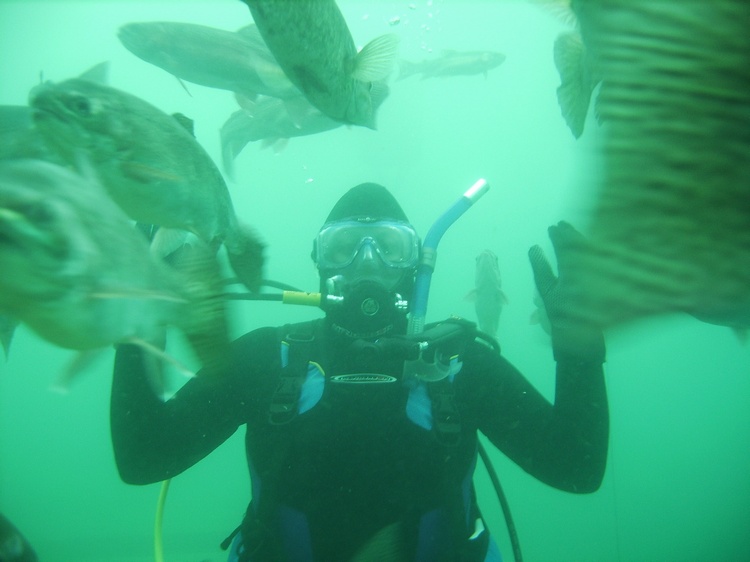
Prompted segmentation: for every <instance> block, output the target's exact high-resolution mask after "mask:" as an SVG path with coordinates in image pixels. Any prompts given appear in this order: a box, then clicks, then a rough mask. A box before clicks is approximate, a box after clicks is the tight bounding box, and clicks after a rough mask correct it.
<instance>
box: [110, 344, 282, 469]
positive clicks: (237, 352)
mask: <svg viewBox="0 0 750 562" xmlns="http://www.w3.org/2000/svg"><path fill="white" fill-rule="evenodd" d="M144 353H145V352H144V351H142V350H141V348H139V347H137V346H134V345H120V346H119V347H118V349H117V353H116V355H115V367H114V377H113V383H112V398H111V405H110V424H111V431H112V444H113V447H114V453H115V461H116V463H117V468H118V470H119V472H120V476H121V478H122V479H123V480H124V481H125V482H128V483H130V484H149V483H152V482H158V481H161V480H165V479H167V478H171V477H173V476H175V475H177V474H179V473H180V472H182V471H184V470H185V469H187V468H189V467H190V466H192V465H194V464H195V463H196V462H198V461H199V460H201V459H202V458H203V457H205V456H206V455H208V454H209V453H210V452H211V451H213V450H214V449H215V448H216V447H218V446H219V445H220V444H221V443H223V442H224V441H225V440H226V439H227V438H229V437H230V436H231V435H232V434H233V433H234V432H235V431H236V429H237V428H238V426H240V425H241V424H243V423H246V422H248V419H249V418H250V417H251V416H252V414H253V412H254V410H256V409H257V408H258V404H259V403H260V399H261V395H262V394H263V393H265V392H268V390H267V388H268V387H269V385H270V384H271V383H270V380H271V377H270V376H269V373H273V372H278V364H277V363H276V364H275V363H274V361H276V362H278V359H277V356H278V344H277V340H276V331H275V330H273V329H264V330H258V331H256V332H252V333H250V334H247V335H246V336H243V337H242V338H240V339H238V340H237V341H235V342H234V343H233V344H232V354H231V358H230V368H229V369H228V370H227V372H226V373H221V374H218V373H210V374H206V375H205V376H201V375H202V374H203V373H201V372H199V373H198V376H197V377H195V378H193V379H191V380H190V381H188V382H187V383H186V384H185V385H184V386H183V387H182V388H181V389H180V390H179V391H178V392H177V393H176V394H175V395H174V396H173V397H172V398H170V399H169V400H167V401H166V402H165V401H162V400H161V399H160V398H159V397H157V396H156V395H155V393H154V391H153V390H152V388H151V385H150V384H149V381H148V377H147V366H148V365H149V363H148V361H147V359H149V358H147V357H144ZM274 369H276V370H275V371H274Z"/></svg>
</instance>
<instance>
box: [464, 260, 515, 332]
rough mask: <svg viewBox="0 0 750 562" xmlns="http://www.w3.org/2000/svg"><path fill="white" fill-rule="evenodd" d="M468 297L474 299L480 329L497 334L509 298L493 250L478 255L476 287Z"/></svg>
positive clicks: (475, 275)
mask: <svg viewBox="0 0 750 562" xmlns="http://www.w3.org/2000/svg"><path fill="white" fill-rule="evenodd" d="M467 298H468V299H469V300H472V301H474V309H475V311H476V315H477V323H478V324H479V329H480V330H482V331H483V332H485V333H487V334H490V335H491V336H496V335H497V329H498V326H499V324H500V314H501V313H502V311H503V307H504V306H505V305H506V304H508V298H507V297H506V296H505V293H504V292H503V289H502V282H501V280H500V267H499V265H498V259H497V256H496V255H495V254H494V253H493V252H492V251H491V250H483V251H482V252H481V253H480V254H479V255H478V256H477V259H476V270H475V274H474V289H473V290H472V291H471V292H470V293H469V294H468V295H467Z"/></svg>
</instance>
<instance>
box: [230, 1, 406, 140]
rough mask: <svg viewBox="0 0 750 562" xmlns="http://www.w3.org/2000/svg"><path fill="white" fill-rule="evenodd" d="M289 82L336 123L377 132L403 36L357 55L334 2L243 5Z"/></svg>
mask: <svg viewBox="0 0 750 562" xmlns="http://www.w3.org/2000/svg"><path fill="white" fill-rule="evenodd" d="M243 1H244V3H245V4H247V5H248V7H249V8H250V12H251V13H252V16H253V20H254V21H255V24H256V25H257V26H258V30H259V31H260V34H261V35H262V36H263V39H264V40H265V42H266V45H268V48H269V49H270V50H271V52H272V53H273V56H274V58H275V59H276V61H277V62H278V63H279V66H281V68H283V69H284V72H285V73H286V75H287V77H288V78H289V80H291V81H292V83H293V84H294V85H295V86H297V88H299V89H300V90H301V91H302V93H303V94H304V95H305V97H307V99H308V101H309V102H310V103H311V104H313V105H314V106H315V107H317V108H318V109H319V110H320V111H322V112H323V113H324V114H325V115H327V116H328V117H330V118H331V119H335V120H337V121H341V122H344V123H351V124H352V125H362V126H365V127H369V128H371V129H374V128H375V110H376V109H377V106H376V105H375V104H374V103H373V98H374V97H379V98H381V99H384V98H385V95H383V93H382V92H379V91H378V90H379V89H381V88H382V86H383V85H384V83H385V79H386V78H387V77H388V75H389V74H390V73H391V71H392V69H393V66H394V64H395V61H396V57H397V55H398V36H396V35H392V34H388V35H383V36H381V37H378V38H376V39H373V40H372V41H371V42H370V43H368V44H367V45H365V46H364V47H363V48H362V50H361V51H360V52H359V53H358V52H357V49H356V47H355V45H354V40H353V39H352V36H351V33H350V32H349V28H348V26H347V24H346V20H344V17H343V15H342V14H341V12H340V11H339V8H338V6H337V5H336V2H335V1H334V0H318V1H316V2H288V1H286V0H243Z"/></svg>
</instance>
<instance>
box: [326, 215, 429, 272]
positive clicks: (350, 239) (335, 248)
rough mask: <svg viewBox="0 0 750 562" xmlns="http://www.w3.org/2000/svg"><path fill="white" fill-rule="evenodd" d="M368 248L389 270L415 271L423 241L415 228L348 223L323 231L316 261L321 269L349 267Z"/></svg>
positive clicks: (385, 224)
mask: <svg viewBox="0 0 750 562" xmlns="http://www.w3.org/2000/svg"><path fill="white" fill-rule="evenodd" d="M365 244H369V245H370V247H371V248H372V249H373V250H374V252H375V253H377V254H378V256H380V259H381V260H382V261H383V263H385V265H387V266H389V267H398V268H407V267H414V266H415V265H416V264H417V261H418V259H419V238H418V236H417V233H416V232H415V231H414V229H413V228H412V227H411V226H409V225H407V224H404V223H398V222H386V221H382V222H372V223H364V222H357V221H345V222H340V223H334V224H331V225H328V226H325V227H324V228H323V229H322V230H321V231H320V234H318V240H317V243H316V260H315V261H316V262H317V264H318V267H319V268H320V269H329V268H341V267H346V266H347V265H349V264H351V263H352V262H353V261H354V258H355V257H356V256H357V254H358V253H359V251H360V250H361V249H362V247H363V246H364V245H365Z"/></svg>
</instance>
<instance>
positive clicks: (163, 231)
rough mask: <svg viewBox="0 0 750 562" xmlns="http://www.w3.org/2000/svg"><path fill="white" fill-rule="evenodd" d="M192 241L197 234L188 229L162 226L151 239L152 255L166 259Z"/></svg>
mask: <svg viewBox="0 0 750 562" xmlns="http://www.w3.org/2000/svg"><path fill="white" fill-rule="evenodd" d="M191 241H195V235H194V234H192V233H190V232H188V231H187V230H181V229H179V228H164V227H160V228H159V230H157V231H156V234H155V235H154V238H153V240H151V246H150V248H151V255H153V256H155V257H157V258H159V259H164V258H166V257H167V256H169V255H170V254H172V253H174V252H176V251H177V250H179V249H180V248H182V246H184V245H185V244H190V243H191Z"/></svg>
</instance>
